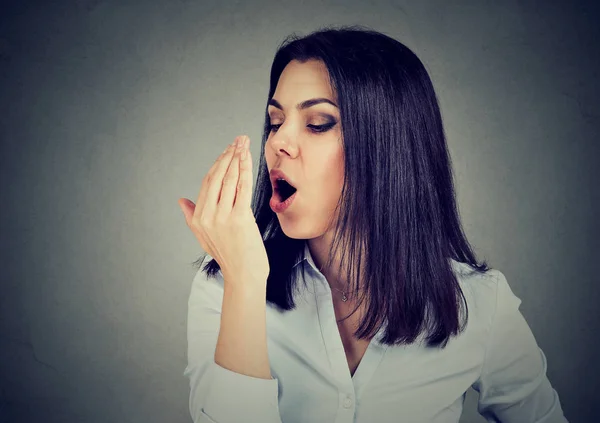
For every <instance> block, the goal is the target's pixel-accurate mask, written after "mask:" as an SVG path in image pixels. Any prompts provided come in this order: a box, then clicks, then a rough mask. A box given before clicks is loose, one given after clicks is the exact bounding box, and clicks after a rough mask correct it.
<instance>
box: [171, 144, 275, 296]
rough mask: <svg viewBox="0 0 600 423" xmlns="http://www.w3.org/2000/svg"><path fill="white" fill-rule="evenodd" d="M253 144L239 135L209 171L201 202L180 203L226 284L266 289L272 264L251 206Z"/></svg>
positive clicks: (199, 200)
mask: <svg viewBox="0 0 600 423" xmlns="http://www.w3.org/2000/svg"><path fill="white" fill-rule="evenodd" d="M249 144H250V139H249V138H248V137H247V136H245V135H241V136H238V137H236V139H235V141H234V142H233V143H232V144H231V145H229V146H228V147H227V149H225V151H224V152H223V153H222V154H221V155H220V156H219V157H218V158H217V160H216V161H215V163H214V164H213V165H212V167H211V168H210V170H209V171H208V173H207V174H206V176H204V179H203V180H202V186H201V188H200V194H199V195H198V200H197V204H194V203H193V202H192V201H190V200H188V199H187V198H180V199H179V201H178V203H179V206H180V207H181V210H182V211H183V214H184V216H185V221H186V223H187V225H188V227H189V228H190V229H191V230H192V232H193V233H194V235H195V236H196V238H198V241H199V242H200V245H201V246H202V248H203V249H204V250H205V251H206V252H207V253H208V254H210V256H211V257H213V258H214V259H215V260H216V261H217V263H219V266H220V267H221V272H222V273H223V278H224V280H225V284H226V286H232V287H238V286H239V287H242V286H246V287H247V286H252V285H256V284H258V287H260V288H263V289H264V287H265V286H266V281H267V277H268V276H269V270H270V268H269V260H268V258H267V252H266V250H265V247H264V244H263V240H262V236H261V234H260V231H259V230H258V226H257V224H256V220H255V219H254V214H253V213H252V208H251V199H252V180H253V178H252V157H251V154H250V149H249V148H248V147H249ZM261 284H262V285H261Z"/></svg>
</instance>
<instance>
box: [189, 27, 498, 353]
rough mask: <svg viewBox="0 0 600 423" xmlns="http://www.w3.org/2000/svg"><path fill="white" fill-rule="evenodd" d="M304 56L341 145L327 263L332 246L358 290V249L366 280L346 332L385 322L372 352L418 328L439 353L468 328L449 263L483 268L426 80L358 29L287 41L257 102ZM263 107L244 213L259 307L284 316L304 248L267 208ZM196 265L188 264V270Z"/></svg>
mask: <svg viewBox="0 0 600 423" xmlns="http://www.w3.org/2000/svg"><path fill="white" fill-rule="evenodd" d="M310 59H316V60H320V61H322V62H323V63H324V64H325V66H326V67H327V70H328V73H329V78H330V83H331V87H332V89H333V91H334V93H336V96H337V97H336V98H337V101H338V106H339V108H340V118H341V129H342V133H343V140H344V142H343V148H344V160H345V161H344V169H345V180H344V185H343V188H342V195H341V198H340V201H339V202H338V209H337V210H336V211H339V213H340V215H339V219H338V220H337V222H336V226H335V235H334V242H333V245H332V248H331V251H330V254H329V260H328V263H330V262H331V261H332V257H334V255H335V252H336V251H337V250H338V248H339V247H340V245H341V246H342V248H341V256H342V262H344V263H347V265H346V266H348V268H349V270H348V272H349V275H350V276H349V278H350V286H351V287H352V291H353V292H359V285H361V281H360V278H359V275H361V274H362V273H361V267H362V266H363V263H361V262H360V259H361V254H360V253H361V251H362V252H363V253H364V261H365V263H364V266H365V269H364V274H365V275H368V276H367V278H368V279H367V281H366V285H365V287H364V290H363V297H362V299H364V298H365V296H366V295H367V294H369V295H368V305H367V307H368V308H367V313H366V315H365V317H364V319H363V320H362V321H361V324H360V326H359V328H358V330H357V331H356V332H355V334H354V335H355V336H356V337H358V338H362V339H364V338H367V337H371V336H373V335H374V334H376V333H377V332H378V330H379V329H381V328H382V325H385V326H386V328H385V333H384V335H383V337H382V338H381V342H382V343H384V344H387V345H401V344H410V343H413V342H414V341H415V340H416V339H417V337H418V336H419V335H421V334H422V333H423V332H424V331H426V333H427V337H426V341H427V346H430V347H431V346H439V345H441V346H442V348H443V347H445V346H446V344H447V342H448V340H449V338H450V337H451V336H452V335H457V334H458V333H460V332H462V331H463V330H464V327H465V326H466V322H467V320H468V308H467V303H466V300H465V297H464V295H463V293H462V290H461V289H460V286H459V283H458V280H457V278H456V276H455V274H454V271H453V265H452V263H451V259H453V260H455V261H456V262H459V263H465V264H468V265H469V266H470V268H471V272H480V273H485V272H486V271H488V270H489V268H488V266H487V263H486V262H485V261H483V262H482V264H478V263H477V260H476V258H475V254H474V252H473V251H472V249H471V246H470V245H469V243H468V241H467V239H466V236H465V234H464V233H463V229H462V227H461V223H460V219H459V213H458V209H457V205H456V199H455V192H454V185H453V174H452V166H451V160H450V155H449V152H448V148H447V145H446V137H445V134H444V129H443V126H442V118H441V114H440V109H439V105H438V101H437V98H436V95H435V92H434V89H433V85H432V82H431V80H430V78H429V75H428V74H427V71H426V69H425V67H424V66H423V64H422V63H421V61H420V60H419V59H418V58H417V56H416V55H415V54H414V53H413V52H412V51H411V50H410V49H409V48H408V47H406V46H405V45H403V44H402V43H400V42H398V41H397V40H395V39H393V38H391V37H389V36H387V35H384V34H382V33H380V32H377V31H374V30H372V29H370V28H367V27H364V26H358V25H354V26H343V27H338V28H335V27H325V28H321V29H320V30H318V31H315V32H312V33H310V34H309V35H307V36H304V37H299V36H297V35H296V34H292V35H290V36H288V37H287V38H286V39H285V40H284V41H283V42H282V43H281V44H280V46H279V47H278V49H277V52H276V54H275V58H274V60H273V64H272V66H271V77H270V87H269V97H268V100H270V99H271V98H272V96H273V94H274V92H275V89H276V87H277V82H278V80H279V77H280V75H281V73H282V71H283V69H284V68H285V67H286V65H287V64H288V63H289V62H290V61H291V60H298V61H300V62H305V61H307V60H310ZM266 109H267V107H266V106H265V123H264V131H263V135H262V143H261V154H260V158H259V166H258V172H257V181H256V188H255V192H254V195H253V198H252V210H253V213H254V216H255V218H256V222H257V225H258V228H259V230H260V232H261V234H262V236H263V240H264V245H265V249H266V251H267V255H268V257H269V264H270V274H269V277H268V279H267V291H266V294H267V295H266V300H267V302H269V303H271V304H272V305H275V306H277V307H278V308H279V309H281V310H291V309H294V308H295V302H294V297H293V292H294V289H295V287H296V282H297V279H298V278H296V277H294V265H295V264H296V263H297V261H298V260H300V259H301V258H302V256H303V252H304V245H305V242H306V240H302V239H292V238H289V237H287V236H286V235H285V234H284V233H283V231H282V229H281V226H280V225H279V221H278V219H277V215H276V214H275V213H274V212H273V211H272V210H271V208H270V207H269V199H270V197H271V194H272V187H271V183H270V181H269V174H268V170H267V165H266V161H265V158H264V149H265V143H266V141H267V138H268V136H269V133H270V130H271V128H270V119H269V115H268V112H267V110H266ZM205 258H206V254H205V255H203V256H202V257H201V258H199V259H198V260H197V261H196V262H194V264H195V265H196V267H200V266H201V264H202V262H203V261H204V259H205ZM301 269H302V272H303V273H302V275H303V278H302V280H303V281H304V282H305V283H306V280H305V278H304V266H301ZM218 270H219V264H218V263H217V262H216V261H215V260H214V259H212V260H210V261H208V262H207V264H206V265H205V266H204V268H203V271H204V272H206V274H207V275H208V276H210V277H214V276H215V274H216V273H217V271H218ZM338 270H339V269H338ZM461 297H462V302H461V301H460V300H461ZM361 301H362V300H361ZM462 304H464V307H465V309H466V310H465V311H466V315H465V320H464V323H463V324H461V322H460V311H461V305H462Z"/></svg>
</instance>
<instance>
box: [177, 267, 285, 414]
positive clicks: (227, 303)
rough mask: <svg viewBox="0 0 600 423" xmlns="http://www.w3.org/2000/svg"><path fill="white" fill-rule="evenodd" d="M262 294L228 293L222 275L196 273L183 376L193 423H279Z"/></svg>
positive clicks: (189, 310)
mask: <svg viewBox="0 0 600 423" xmlns="http://www.w3.org/2000/svg"><path fill="white" fill-rule="evenodd" d="M210 259H211V258H210V256H208V255H207V259H206V260H205V262H206V261H208V260H210ZM255 286H256V284H255ZM264 293H265V292H262V293H254V294H250V293H248V292H243V291H239V292H237V291H236V292H234V291H232V290H227V291H224V289H223V280H222V276H221V274H218V275H217V279H209V278H207V277H206V275H205V274H204V273H203V272H202V271H198V272H197V274H196V276H195V277H194V281H193V283H192V288H191V293H190V297H189V301H188V328H187V337H188V364H187V366H186V368H185V371H184V375H185V376H187V377H188V378H189V382H190V399H189V407H190V414H191V416H192V419H193V421H194V422H195V423H241V422H254V421H256V422H259V421H260V422H263V423H281V418H280V415H279V404H278V381H277V379H273V378H271V373H270V370H269V361H268V355H267V342H266V301H265V296H264V295H263V294H264Z"/></svg>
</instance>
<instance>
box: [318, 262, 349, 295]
mask: <svg viewBox="0 0 600 423" xmlns="http://www.w3.org/2000/svg"><path fill="white" fill-rule="evenodd" d="M321 269H323V266H321ZM321 269H319V272H320V271H321ZM329 286H330V287H331V288H333V289H335V290H336V291H339V292H341V293H342V301H343V302H346V301H348V296H347V295H346V291H342V290H341V289H337V288H336V287H335V286H331V285H329Z"/></svg>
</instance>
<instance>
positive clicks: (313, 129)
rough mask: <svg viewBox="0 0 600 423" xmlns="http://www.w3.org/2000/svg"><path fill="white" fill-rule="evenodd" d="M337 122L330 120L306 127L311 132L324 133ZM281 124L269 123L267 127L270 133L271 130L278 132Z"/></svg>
mask: <svg viewBox="0 0 600 423" xmlns="http://www.w3.org/2000/svg"><path fill="white" fill-rule="evenodd" d="M336 123H337V122H329V123H326V124H324V125H306V127H307V128H309V129H310V131H311V132H314V133H316V134H319V133H322V132H327V131H329V130H330V129H331V128H333V127H334V126H335V124H336ZM281 125H282V124H278V125H272V124H268V125H267V128H268V130H269V133H271V132H277V130H278V129H279V127H280V126H281Z"/></svg>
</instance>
